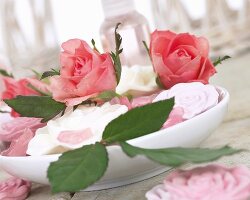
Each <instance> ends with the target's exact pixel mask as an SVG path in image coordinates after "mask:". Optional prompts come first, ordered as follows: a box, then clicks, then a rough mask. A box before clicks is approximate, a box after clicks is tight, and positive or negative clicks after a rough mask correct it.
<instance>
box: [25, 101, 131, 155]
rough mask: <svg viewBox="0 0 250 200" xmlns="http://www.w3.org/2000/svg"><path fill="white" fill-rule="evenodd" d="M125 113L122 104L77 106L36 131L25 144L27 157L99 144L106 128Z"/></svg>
mask: <svg viewBox="0 0 250 200" xmlns="http://www.w3.org/2000/svg"><path fill="white" fill-rule="evenodd" d="M127 111H128V108H127V106H125V105H118V104H116V105H111V104H110V103H105V104H103V105H102V106H100V107H98V106H92V107H86V106H79V107H78V108H77V109H75V110H74V111H69V112H68V113H66V114H65V115H64V116H62V117H60V118H58V119H55V120H50V121H49V122H48V123H47V126H45V127H43V128H41V129H38V130H37V132H36V135H35V137H34V138H33V139H32V140H31V141H30V143H29V145H28V150H27V154H29V155H45V154H55V153H62V152H65V151H67V150H70V149H76V148H80V147H82V146H83V145H88V144H94V143H95V142H97V141H101V139H102V133H103V131H104V129H105V127H106V125H107V124H108V123H109V122H110V121H112V120H113V119H115V118H117V117H119V116H120V115H121V114H123V113H125V112H127Z"/></svg>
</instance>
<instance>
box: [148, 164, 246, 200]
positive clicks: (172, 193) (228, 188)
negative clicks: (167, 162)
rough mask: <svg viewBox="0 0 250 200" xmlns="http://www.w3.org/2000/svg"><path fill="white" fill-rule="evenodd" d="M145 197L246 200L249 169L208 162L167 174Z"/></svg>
mask: <svg viewBox="0 0 250 200" xmlns="http://www.w3.org/2000/svg"><path fill="white" fill-rule="evenodd" d="M146 197H147V199H148V200H247V199H249V197H250V170H249V169H248V168H247V167H245V166H238V167H233V168H227V167H223V166H219V165H208V166H206V167H198V168H194V169H192V170H187V171H183V170H177V171H174V172H172V173H170V174H169V175H168V176H167V177H166V179H165V180H164V182H163V184H162V185H158V186H156V187H154V188H153V189H151V190H150V191H148V192H147V193H146Z"/></svg>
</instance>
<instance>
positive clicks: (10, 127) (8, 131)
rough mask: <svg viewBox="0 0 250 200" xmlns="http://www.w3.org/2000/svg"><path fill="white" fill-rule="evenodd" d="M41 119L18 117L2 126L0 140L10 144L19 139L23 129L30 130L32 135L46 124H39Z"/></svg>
mask: <svg viewBox="0 0 250 200" xmlns="http://www.w3.org/2000/svg"><path fill="white" fill-rule="evenodd" d="M40 121H41V119H38V118H31V117H18V118H14V119H12V120H10V121H8V122H5V123H3V124H2V128H1V129H0V140H2V141H7V142H11V141H13V140H16V139H17V138H19V137H20V136H21V135H22V134H23V132H24V130H25V129H30V130H31V131H32V132H33V133H35V131H36V130H37V129H38V128H42V127H44V126H45V125H46V124H44V123H41V122H40Z"/></svg>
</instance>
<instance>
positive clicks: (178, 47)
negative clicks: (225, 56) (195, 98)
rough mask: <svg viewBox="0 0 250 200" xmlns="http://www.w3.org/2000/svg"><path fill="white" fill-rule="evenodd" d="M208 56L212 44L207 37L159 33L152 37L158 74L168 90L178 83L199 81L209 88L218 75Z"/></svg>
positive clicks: (155, 67)
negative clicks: (210, 81)
mask: <svg viewBox="0 0 250 200" xmlns="http://www.w3.org/2000/svg"><path fill="white" fill-rule="evenodd" d="M208 52H209V44H208V41H207V39H206V38H203V37H196V36H194V35H190V34H188V33H181V34H176V33H173V32H171V31H157V30H156V31H154V32H153V33H152V34H151V41H150V55H151V58H152V62H153V66H154V70H155V72H156V73H157V75H158V77H159V78H160V81H161V83H162V84H163V85H164V86H165V87H166V88H167V89H168V88H170V87H172V86H173V85H175V84H176V83H186V82H192V81H199V82H202V83H204V84H207V83H208V79H209V77H210V76H212V75H213V74H214V73H215V72H216V70H215V68H214V66H213V64H212V62H211V60H210V59H209V58H208Z"/></svg>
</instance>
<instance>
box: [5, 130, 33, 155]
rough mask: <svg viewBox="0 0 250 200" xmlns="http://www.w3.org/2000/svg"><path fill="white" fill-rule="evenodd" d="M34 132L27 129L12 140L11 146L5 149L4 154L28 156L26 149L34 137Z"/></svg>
mask: <svg viewBox="0 0 250 200" xmlns="http://www.w3.org/2000/svg"><path fill="white" fill-rule="evenodd" d="M34 135H35V134H34V133H33V132H32V131H31V130H30V129H25V130H24V132H23V134H22V135H21V136H20V137H19V138H17V139H16V140H14V141H12V142H11V144H10V147H9V148H8V149H7V150H5V151H3V152H2V153H1V155H3V156H26V151H27V148H28V144H29V142H30V140H31V139H32V138H33V137H34Z"/></svg>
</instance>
